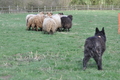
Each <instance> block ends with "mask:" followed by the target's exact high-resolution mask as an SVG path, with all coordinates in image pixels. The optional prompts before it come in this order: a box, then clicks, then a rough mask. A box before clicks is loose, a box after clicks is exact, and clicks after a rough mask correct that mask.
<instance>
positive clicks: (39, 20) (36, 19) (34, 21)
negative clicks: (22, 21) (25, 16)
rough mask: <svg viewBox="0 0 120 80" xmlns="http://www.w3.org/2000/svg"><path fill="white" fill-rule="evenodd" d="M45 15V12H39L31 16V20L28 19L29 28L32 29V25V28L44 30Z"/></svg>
mask: <svg viewBox="0 0 120 80" xmlns="http://www.w3.org/2000/svg"><path fill="white" fill-rule="evenodd" d="M44 18H45V16H44V14H43V13H40V14H37V15H36V16H33V17H30V19H29V21H28V25H27V26H28V28H27V29H30V27H32V30H34V29H36V31H38V28H40V29H41V30H42V24H43V20H44Z"/></svg>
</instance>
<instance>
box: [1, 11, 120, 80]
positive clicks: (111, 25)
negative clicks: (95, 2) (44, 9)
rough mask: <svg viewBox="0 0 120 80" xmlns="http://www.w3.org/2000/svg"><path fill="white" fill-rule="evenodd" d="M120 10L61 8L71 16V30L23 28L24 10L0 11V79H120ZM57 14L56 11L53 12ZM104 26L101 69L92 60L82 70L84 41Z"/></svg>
mask: <svg viewBox="0 0 120 80" xmlns="http://www.w3.org/2000/svg"><path fill="white" fill-rule="evenodd" d="M119 12H120V11H94V10H93V11H64V14H72V15H73V26H72V28H71V31H70V32H56V33H55V34H53V35H48V34H43V33H42V32H40V31H39V32H36V31H26V23H25V17H26V15H27V13H21V14H0V80H2V79H3V80H119V79H120V35H118V34H117V28H118V25H117V24H118V13H119ZM54 13H58V12H54ZM96 27H98V28H99V29H102V27H104V28H105V31H106V36H107V42H106V51H105V52H104V55H103V70H102V71H98V70H97V66H96V63H95V61H94V60H93V59H90V61H89V62H88V67H87V69H86V71H83V70H82V59H83V54H84V53H83V50H84V42H85V39H86V38H87V37H90V36H93V35H94V30H95V28H96Z"/></svg>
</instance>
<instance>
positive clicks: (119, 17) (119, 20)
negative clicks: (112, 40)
mask: <svg viewBox="0 0 120 80" xmlns="http://www.w3.org/2000/svg"><path fill="white" fill-rule="evenodd" d="M118 34H120V13H118Z"/></svg>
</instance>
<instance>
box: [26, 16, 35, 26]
mask: <svg viewBox="0 0 120 80" xmlns="http://www.w3.org/2000/svg"><path fill="white" fill-rule="evenodd" d="M33 16H36V15H35V14H28V15H27V16H26V26H27V25H28V20H29V19H30V17H33Z"/></svg>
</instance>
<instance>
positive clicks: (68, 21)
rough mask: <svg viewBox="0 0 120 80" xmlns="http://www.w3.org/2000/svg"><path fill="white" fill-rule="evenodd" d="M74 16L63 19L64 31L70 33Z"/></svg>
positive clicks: (63, 17)
mask: <svg viewBox="0 0 120 80" xmlns="http://www.w3.org/2000/svg"><path fill="white" fill-rule="evenodd" d="M72 19H73V18H72V15H68V16H62V17H61V24H62V28H63V31H65V30H66V31H70V30H69V29H70V28H71V27H72Z"/></svg>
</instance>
